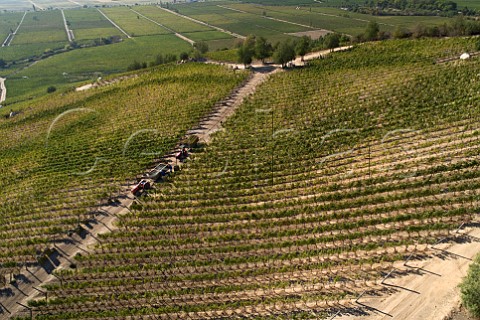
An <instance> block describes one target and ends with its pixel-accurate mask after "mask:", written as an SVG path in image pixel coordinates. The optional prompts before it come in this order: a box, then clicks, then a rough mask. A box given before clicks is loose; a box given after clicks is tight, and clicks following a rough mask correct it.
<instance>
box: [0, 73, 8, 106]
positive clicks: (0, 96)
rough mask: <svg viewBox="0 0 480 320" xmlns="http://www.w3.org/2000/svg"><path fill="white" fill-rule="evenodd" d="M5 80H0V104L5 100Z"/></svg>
mask: <svg viewBox="0 0 480 320" xmlns="http://www.w3.org/2000/svg"><path fill="white" fill-rule="evenodd" d="M5 80H6V79H5V78H0V103H2V102H3V101H5V99H7V87H5Z"/></svg>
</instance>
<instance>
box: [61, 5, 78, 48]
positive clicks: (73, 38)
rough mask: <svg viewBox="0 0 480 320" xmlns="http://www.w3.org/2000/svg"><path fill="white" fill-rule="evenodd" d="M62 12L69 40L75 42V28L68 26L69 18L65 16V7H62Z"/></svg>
mask: <svg viewBox="0 0 480 320" xmlns="http://www.w3.org/2000/svg"><path fill="white" fill-rule="evenodd" d="M60 12H61V13H62V19H63V26H64V27H65V32H66V33H67V38H68V42H73V40H75V35H74V34H73V30H71V29H70V28H68V24H67V19H66V18H65V13H64V12H63V9H61V10H60Z"/></svg>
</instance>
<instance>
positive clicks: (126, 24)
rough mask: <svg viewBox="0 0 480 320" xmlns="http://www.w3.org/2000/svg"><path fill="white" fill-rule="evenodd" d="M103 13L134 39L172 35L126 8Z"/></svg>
mask: <svg viewBox="0 0 480 320" xmlns="http://www.w3.org/2000/svg"><path fill="white" fill-rule="evenodd" d="M101 11H102V12H103V13H105V14H106V15H107V16H108V17H109V18H110V19H112V20H113V21H114V22H115V23H116V24H117V25H119V26H120V27H121V28H122V29H123V30H125V31H126V32H127V33H128V34H129V35H130V36H132V37H138V36H145V35H155V34H168V33H171V32H170V31H168V30H167V29H165V28H162V27H160V26H158V25H157V24H155V23H153V22H151V21H148V20H146V19H145V18H143V17H141V16H139V15H137V14H136V13H135V12H133V11H132V10H130V9H128V8H125V7H117V8H104V9H103V8H102V9H101Z"/></svg>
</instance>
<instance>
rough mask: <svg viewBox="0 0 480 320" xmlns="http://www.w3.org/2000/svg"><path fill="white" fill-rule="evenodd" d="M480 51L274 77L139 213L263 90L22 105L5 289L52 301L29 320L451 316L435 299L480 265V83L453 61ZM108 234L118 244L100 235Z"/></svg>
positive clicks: (16, 123) (191, 86) (433, 47)
mask: <svg viewBox="0 0 480 320" xmlns="http://www.w3.org/2000/svg"><path fill="white" fill-rule="evenodd" d="M475 46H476V39H472V38H451V39H442V40H438V39H436V40H434V39H422V40H415V41H412V40H392V41H386V42H378V43H366V44H362V45H359V46H356V47H354V48H352V49H351V50H349V51H346V52H335V53H331V54H329V55H328V56H325V57H323V58H321V59H317V60H315V61H311V62H310V63H309V65H308V67H304V68H297V69H293V70H286V71H284V72H276V73H274V74H270V75H269V76H268V79H267V81H265V82H263V83H260V81H259V82H258V83H255V85H252V86H253V88H251V92H249V93H253V91H255V92H254V93H253V94H252V95H248V96H247V97H246V98H245V99H244V100H243V103H242V104H241V105H239V106H236V107H238V109H236V110H235V113H234V114H233V111H232V116H231V117H230V118H228V119H226V120H224V119H222V120H216V121H217V122H221V125H222V129H219V128H215V130H211V132H209V134H211V138H212V139H210V136H209V139H208V140H206V142H208V143H204V142H205V141H202V148H199V149H197V150H194V152H191V153H190V157H189V158H188V159H187V160H186V161H185V163H183V164H182V166H181V170H178V171H176V172H175V174H174V175H172V176H171V177H169V178H168V182H167V183H156V184H154V185H153V187H152V188H151V189H149V190H146V191H145V192H144V193H143V194H142V196H138V197H134V196H133V195H131V194H130V193H129V190H128V189H127V186H129V185H131V184H133V182H135V180H134V179H135V178H136V177H139V176H140V175H141V174H142V172H144V171H145V170H146V169H148V168H151V167H152V164H154V163H159V162H160V161H161V160H162V159H163V160H165V158H168V159H170V157H172V154H171V150H172V149H173V148H174V147H175V146H176V144H177V142H178V141H180V140H181V138H182V137H183V136H184V135H185V134H186V133H187V131H188V130H191V129H192V128H193V129H194V130H198V129H201V127H198V124H199V123H202V125H203V126H205V127H206V122H202V120H205V118H206V117H207V119H208V116H209V115H210V116H212V117H214V113H213V115H212V106H218V101H220V100H221V99H222V98H224V97H226V96H228V95H229V94H231V92H232V91H233V92H236V91H237V90H240V89H238V86H239V85H240V84H242V83H244V84H245V82H243V81H244V80H245V79H246V78H247V72H243V71H232V70H231V69H227V68H223V67H221V66H213V65H203V64H195V63H191V64H186V65H179V66H175V65H166V66H162V67H158V68H157V69H154V70H152V71H143V72H142V73H141V74H139V76H138V77H136V78H126V79H124V80H122V81H120V82H119V83H117V84H112V85H111V86H109V87H104V88H102V87H100V88H96V89H94V90H93V89H92V90H89V91H84V92H76V93H73V92H72V93H68V94H64V95H61V94H53V95H52V96H49V97H45V98H42V99H41V100H38V101H34V102H33V103H35V107H33V106H31V104H32V102H29V103H28V104H27V103H25V104H23V105H19V106H18V108H19V109H21V110H23V113H21V114H20V115H19V116H18V117H17V118H13V119H5V120H0V133H1V134H2V135H5V136H8V137H9V139H6V140H2V141H1V142H0V148H1V149H2V152H4V154H5V156H4V158H3V159H2V162H1V166H2V170H1V172H5V175H3V174H2V175H3V177H14V179H5V178H4V179H1V180H0V187H1V188H2V190H3V192H2V194H1V195H0V198H1V201H2V203H3V205H2V207H0V213H1V215H0V221H1V222H2V223H1V227H0V236H1V238H2V243H1V244H0V246H1V248H2V251H1V253H0V263H1V268H0V274H4V275H5V277H4V278H5V282H9V281H7V280H11V281H10V284H14V283H15V281H18V282H19V283H25V282H28V281H33V282H34V283H35V288H36V289H35V288H34V290H33V291H37V292H36V294H32V295H33V296H34V298H32V299H31V297H30V298H28V299H26V298H24V300H22V301H28V305H24V306H22V307H18V305H17V306H16V308H17V309H16V310H19V311H20V312H25V311H27V312H30V311H31V312H32V315H34V316H35V319H78V318H82V319H240V318H252V319H322V318H325V319H327V318H332V317H335V318H343V317H345V318H350V319H354V318H359V317H362V316H372V317H384V316H386V317H394V318H398V319H401V318H402V317H403V318H408V316H405V314H406V313H401V312H406V311H405V310H406V309H402V308H401V307H397V305H398V304H400V302H397V304H395V306H394V307H392V305H393V302H391V301H390V300H388V299H395V297H401V298H402V299H403V297H405V300H406V301H411V300H408V299H413V300H416V301H417V303H425V306H422V308H423V307H424V308H423V309H424V311H419V309H415V308H412V310H411V313H409V316H411V317H414V318H415V317H417V318H422V319H427V318H428V317H426V315H427V314H428V315H429V316H432V315H434V313H433V311H431V309H429V308H430V307H429V306H427V303H426V302H425V301H428V302H431V300H428V299H435V297H434V294H433V293H432V292H430V291H429V292H427V293H424V291H423V289H424V288H423V287H422V283H423V285H425V284H424V282H422V281H427V282H428V284H429V287H431V288H433V289H432V290H436V292H437V295H438V297H439V298H442V297H444V296H443V295H446V293H445V292H446V290H445V289H444V288H443V287H442V282H443V284H444V286H450V285H451V283H454V282H455V280H456V279H457V278H455V277H458V278H460V277H461V275H460V274H458V275H457V274H456V273H455V275H454V271H455V270H454V269H455V268H456V269H457V270H460V269H462V270H463V269H464V268H465V267H466V266H467V265H468V263H467V262H468V259H470V256H471V255H472V252H470V250H480V248H479V245H478V205H479V190H480V189H479V188H480V187H479V182H480V170H478V169H479V168H478V166H479V164H480V159H479V158H478V154H479V153H478V152H479V148H480V144H479V139H480V128H479V123H480V122H479V119H480V117H479V116H480V109H479V108H477V107H476V104H477V103H478V101H479V99H480V93H479V92H480V77H479V75H480V63H479V60H478V57H476V56H474V57H472V58H471V59H468V60H459V59H452V60H451V61H450V60H449V61H447V62H445V63H436V61H439V60H441V59H446V58H452V57H460V55H461V54H462V53H464V52H473V51H474V50H475ZM257 75H258V73H257ZM262 76H266V75H262ZM234 88H236V89H234ZM249 90H250V88H249ZM223 107H224V108H225V110H228V108H233V107H232V106H229V105H228V104H227V103H226V102H225V104H224V105H223ZM236 107H235V108H236ZM68 110H77V111H79V112H70V113H68V114H64V112H66V111H68ZM89 110H93V111H89ZM214 111H215V110H214ZM59 115H62V116H60V117H59ZM55 119H57V120H55ZM52 123H53V125H52ZM49 128H51V131H49ZM12 129H15V130H13V131H12ZM203 129H204V130H205V128H203ZM46 140H47V141H48V145H47V146H46ZM127 194H128V196H126V195H127ZM106 199H110V204H111V205H112V206H111V207H110V208H115V212H114V213H113V214H110V213H109V212H106V213H105V212H104V210H105V206H106V203H105V201H106ZM132 202H133V203H134V204H133V205H131V206H130V204H131V203H132ZM102 212H103V213H102ZM103 218H105V219H106V220H104V219H103ZM100 223H103V224H104V227H105V228H103V227H102V228H103V230H104V232H99V233H96V232H93V231H90V232H89V229H90V230H93V229H95V226H94V225H98V224H100ZM82 232H84V233H83V234H84V238H85V239H86V240H87V241H81V240H80V239H79V237H78V235H80V234H81V233H82ZM68 233H70V234H71V235H72V236H70V238H69V237H67V236H66V235H67V234H68ZM75 234H77V235H75ZM93 238H94V239H93ZM65 239H69V240H68V241H70V242H71V243H74V244H75V245H76V246H77V247H78V248H77V249H76V250H77V253H76V254H75V256H74V258H73V259H72V261H69V263H68V264H65V265H66V267H64V266H63V265H62V267H61V268H57V269H56V270H55V271H53V273H52V274H51V275H48V277H47V276H46V279H47V280H45V281H41V282H42V283H40V284H39V283H38V281H37V282H36V281H35V280H32V277H30V276H28V270H30V269H32V268H31V266H32V265H34V264H36V263H38V262H44V263H46V264H48V263H53V264H55V262H56V260H62V259H64V257H65V256H68V255H62V253H61V250H62V249H61V248H62V247H61V246H60V245H58V246H56V245H55V244H56V243H57V241H59V240H61V241H63V240H65ZM85 239H84V240H85ZM59 247H60V249H59ZM46 248H48V249H49V250H50V251H48V252H47V251H45V250H46ZM55 255H57V256H55ZM62 257H63V258H62ZM461 261H462V262H461ZM452 270H453V271H452ZM18 274H23V275H24V276H20V277H19V278H17V280H13V275H18ZM9 277H10V278H12V279H8V278H9ZM0 279H2V278H0ZM452 279H453V280H452ZM407 280H408V281H407ZM432 284H433V285H432ZM457 284H458V282H457V283H456V284H454V285H453V286H456V285H457ZM37 285H39V287H36V286H37ZM7 286H8V283H5V287H7ZM453 286H452V287H453ZM450 288H451V287H450ZM447 289H448V288H447ZM2 292H3V291H2ZM19 292H20V290H18V289H17V290H14V289H12V291H8V290H5V291H4V293H3V294H4V296H9V295H10V296H11V295H12V294H13V295H21V293H19ZM4 296H2V298H1V300H0V302H2V305H1V306H2V308H3V310H4V314H5V315H6V314H7V313H10V310H8V311H5V310H6V309H9V306H6V305H4V304H3V301H7V299H4ZM423 299H427V300H423ZM9 301H11V300H9ZM390 303H392V304H390ZM422 312H423V313H422ZM427 312H430V313H427ZM435 312H437V311H435ZM438 312H443V311H438ZM439 314H440V313H439ZM25 317H26V318H28V317H29V315H25V316H24V315H22V318H25Z"/></svg>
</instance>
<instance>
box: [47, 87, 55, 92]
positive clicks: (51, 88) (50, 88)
mask: <svg viewBox="0 0 480 320" xmlns="http://www.w3.org/2000/svg"><path fill="white" fill-rule="evenodd" d="M55 91H57V88H55V87H54V86H50V87H48V88H47V93H53V92H55Z"/></svg>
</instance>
